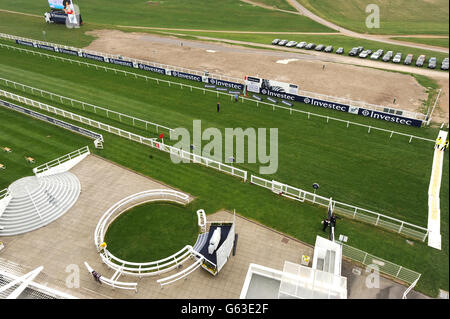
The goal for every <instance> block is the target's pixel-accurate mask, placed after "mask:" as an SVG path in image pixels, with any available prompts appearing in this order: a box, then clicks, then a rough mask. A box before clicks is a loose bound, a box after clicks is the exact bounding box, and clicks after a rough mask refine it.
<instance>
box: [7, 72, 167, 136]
mask: <svg viewBox="0 0 450 319" xmlns="http://www.w3.org/2000/svg"><path fill="white" fill-rule="evenodd" d="M0 82H1V83H4V84H5V86H7V87H14V88H15V89H20V90H22V91H23V92H27V90H29V92H30V93H32V94H35V93H36V92H37V93H39V94H40V95H41V97H50V99H51V100H52V101H53V99H55V100H56V101H58V102H60V103H61V104H64V103H67V104H69V105H70V106H72V107H76V106H79V107H81V108H82V109H83V110H84V111H90V110H91V111H93V112H94V113H96V114H99V111H101V112H103V113H104V114H105V116H106V117H107V118H112V119H116V120H118V121H119V122H122V121H124V120H127V121H128V122H127V124H128V123H129V124H130V125H132V126H134V127H138V128H139V127H140V128H142V129H143V128H145V129H146V130H148V127H149V126H150V127H153V128H154V130H155V131H156V133H159V132H168V133H169V134H170V133H171V132H172V131H173V129H171V128H170V127H167V126H164V125H160V124H157V123H153V122H150V121H146V120H143V119H140V118H137V117H134V116H130V115H127V114H124V113H120V112H116V111H112V110H110V109H107V108H104V107H100V106H97V105H94V104H91V103H86V102H83V101H79V100H76V99H72V98H68V97H65V96H62V95H59V94H55V93H52V92H49V91H45V90H41V89H38V88H35V87H32V86H29V85H25V84H22V83H19V82H15V81H10V80H7V79H4V78H0ZM100 114H101V113H100ZM111 115H112V116H111ZM110 116H111V117H110ZM139 124H140V125H139Z"/></svg>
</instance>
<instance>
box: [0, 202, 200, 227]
mask: <svg viewBox="0 0 450 319" xmlns="http://www.w3.org/2000/svg"><path fill="white" fill-rule="evenodd" d="M0 198H1V197H0ZM197 224H198V227H200V229H201V230H202V233H204V232H206V214H205V211H204V210H203V209H199V210H197Z"/></svg>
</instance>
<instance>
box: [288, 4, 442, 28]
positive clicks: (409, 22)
mask: <svg viewBox="0 0 450 319" xmlns="http://www.w3.org/2000/svg"><path fill="white" fill-rule="evenodd" d="M297 1H298V2H299V3H301V4H303V5H304V6H305V7H306V8H308V9H309V10H311V11H312V12H314V13H315V14H317V15H318V16H320V17H322V18H324V19H325V20H328V21H331V22H334V23H335V24H338V25H340V26H342V27H344V28H347V29H350V30H353V31H357V32H361V33H371V34H436V35H448V23H449V8H448V1H447V0H434V1H427V0H396V1H385V0H345V1H335V0H320V1H316V0H297ZM369 4H376V5H378V7H379V8H380V28H379V29H375V28H373V29H368V28H367V27H366V24H365V22H366V18H367V17H368V16H369V13H366V7H367V5H369Z"/></svg>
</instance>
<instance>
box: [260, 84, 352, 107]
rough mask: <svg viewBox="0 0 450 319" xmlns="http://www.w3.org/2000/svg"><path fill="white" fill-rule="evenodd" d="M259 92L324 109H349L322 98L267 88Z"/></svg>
mask: <svg viewBox="0 0 450 319" xmlns="http://www.w3.org/2000/svg"><path fill="white" fill-rule="evenodd" d="M259 93H261V94H264V95H267V96H270V97H276V98H279V99H283V100H288V101H292V102H294V101H295V102H300V103H305V104H310V105H313V106H318V107H323V108H325V109H332V110H336V111H341V112H348V110H349V106H348V105H344V104H339V103H333V102H328V101H324V100H318V99H312V98H310V97H306V96H301V95H295V94H289V93H281V92H273V91H269V90H267V89H261V91H260V92H259Z"/></svg>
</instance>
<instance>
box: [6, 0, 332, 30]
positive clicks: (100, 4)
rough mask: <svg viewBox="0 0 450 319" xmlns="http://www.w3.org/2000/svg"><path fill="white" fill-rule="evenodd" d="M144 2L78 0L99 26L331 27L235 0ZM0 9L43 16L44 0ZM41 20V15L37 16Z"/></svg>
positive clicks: (86, 17) (86, 18) (85, 17)
mask: <svg viewBox="0 0 450 319" xmlns="http://www.w3.org/2000/svg"><path fill="white" fill-rule="evenodd" d="M155 2H156V4H153V5H152V4H148V1H137V0H120V1H108V0H96V1H90V0H79V1H75V3H76V4H78V5H79V7H80V10H81V14H82V17H83V20H84V21H86V26H89V24H90V23H96V24H103V25H106V26H107V25H125V26H141V27H162V28H186V29H209V30H216V29H217V30H247V31H274V30H275V31H303V32H330V31H331V30H330V29H329V28H327V27H324V26H323V25H321V24H318V23H316V22H314V21H312V20H310V19H309V18H306V17H303V16H299V15H294V14H290V13H284V12H280V11H273V10H268V9H263V8H260V7H254V6H252V5H249V4H247V3H244V2H241V1H239V0H221V1H210V2H208V4H207V5H205V1H204V0H164V1H155ZM0 9H5V10H11V11H16V12H24V13H29V14H36V15H39V16H43V14H44V12H45V11H48V10H49V8H48V3H47V1H27V0H16V1H14V2H11V1H8V0H0ZM41 19H42V20H43V18H41Z"/></svg>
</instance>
